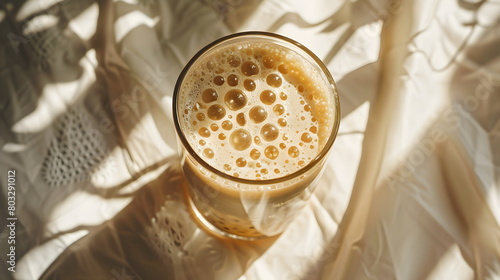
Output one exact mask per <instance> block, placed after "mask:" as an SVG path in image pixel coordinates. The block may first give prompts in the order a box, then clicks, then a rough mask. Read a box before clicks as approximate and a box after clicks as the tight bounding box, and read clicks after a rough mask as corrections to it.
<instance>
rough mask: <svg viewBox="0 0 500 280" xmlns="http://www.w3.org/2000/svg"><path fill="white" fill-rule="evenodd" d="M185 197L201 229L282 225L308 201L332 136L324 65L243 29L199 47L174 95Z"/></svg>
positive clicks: (334, 106)
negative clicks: (199, 49) (202, 226)
mask: <svg viewBox="0 0 500 280" xmlns="http://www.w3.org/2000/svg"><path fill="white" fill-rule="evenodd" d="M173 111H174V121H175V127H176V132H177V136H178V140H179V145H180V156H181V164H182V169H183V172H184V174H185V177H186V179H187V184H186V188H185V189H186V197H187V200H188V202H189V205H190V207H191V210H192V213H193V217H194V218H195V219H196V220H197V221H199V222H201V224H203V225H204V226H205V227H206V228H207V229H208V230H209V231H210V232H212V233H214V234H217V235H221V236H226V237H233V238H239V239H256V238H261V237H266V236H275V235H278V234H280V233H282V232H283V231H284V229H285V228H286V226H287V225H288V224H289V223H290V222H291V220H292V219H293V218H294V217H296V216H297V214H298V212H299V211H300V210H301V209H302V208H303V206H304V205H305V204H306V203H307V201H308V199H309V198H310V196H311V194H312V192H313V191H314V188H315V186H316V183H317V180H318V178H319V177H320V175H321V172H322V170H323V167H324V164H325V161H326V158H327V155H328V152H329V151H330V149H331V147H332V144H333V142H334V140H335V137H336V135H337V131H338V127H339V122H340V105H339V98H338V94H337V91H336V86H335V82H334V80H333V78H332V77H331V75H330V73H329V71H328V69H327V68H326V67H325V65H324V64H323V63H322V62H321V60H320V59H318V58H317V57H316V56H315V55H314V54H313V53H312V52H311V51H310V50H308V49H307V48H305V47H304V46H303V45H301V44H299V43H297V42H295V41H293V40H291V39H289V38H286V37H283V36H280V35H277V34H272V33H266V32H243V33H237V34H233V35H229V36H226V37H224V38H221V39H219V40H216V41H214V42H212V43H211V44H209V45H208V46H206V47H205V48H203V49H202V50H201V51H199V52H198V53H197V54H196V55H195V56H194V57H193V58H192V59H191V60H190V61H189V63H188V64H187V65H186V67H185V68H184V70H183V71H182V73H181V75H180V76H179V78H178V80H177V84H176V86H175V91H174V97H173Z"/></svg>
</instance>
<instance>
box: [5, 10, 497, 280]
mask: <svg viewBox="0 0 500 280" xmlns="http://www.w3.org/2000/svg"><path fill="white" fill-rule="evenodd" d="M246 30H261V31H269V32H275V33H278V34H282V35H285V36H287V37H290V38H292V39H294V40H296V41H298V42H300V43H302V44H303V45H304V46H306V47H307V48H309V49H311V50H312V51H313V52H314V53H315V54H316V55H317V56H318V57H319V58H321V59H322V60H323V61H324V63H325V65H326V66H327V67H328V69H329V70H330V72H331V73H332V75H333V77H334V79H335V80H336V83H337V86H338V91H339V94H340V102H341V108H342V120H341V126H340V131H339V134H338V137H337V139H336V141H335V144H334V147H333V150H332V151H331V154H330V156H329V158H328V163H327V166H326V170H325V172H324V174H323V176H322V177H321V179H320V180H319V185H318V187H317V189H316V190H315V193H314V194H313V197H312V199H311V201H310V202H309V203H308V205H307V206H306V208H305V209H304V210H303V211H302V212H301V213H300V215H299V216H298V217H297V218H296V219H295V220H294V221H293V223H292V224H290V225H289V227H288V228H287V229H286V231H285V232H284V233H283V234H281V235H280V236H277V237H274V238H269V239H263V240H259V241H253V242H249V241H239V240H228V239H219V238H216V237H213V236H212V235H210V234H208V233H206V232H205V231H204V230H203V229H202V228H200V227H199V226H198V224H196V223H195V222H194V221H193V220H192V218H191V217H190V214H189V211H188V208H187V207H186V203H185V199H184V193H183V185H184V184H185V181H184V177H183V175H182V172H181V171H180V168H179V164H180V163H179V159H178V155H177V144H176V137H175V132H174V131H175V130H174V126H173V118H172V93H173V87H174V85H175V82H176V79H177V77H178V75H179V73H180V72H181V70H182V67H183V66H184V65H185V64H186V63H187V62H188V60H189V59H190V58H191V57H192V56H193V55H194V54H195V53H196V52H197V51H198V50H199V49H201V48H202V47H203V46H205V45H206V44H208V43H210V42H211V41H213V40H215V39H218V38H220V37H222V36H224V35H227V34H230V33H234V32H239V31H246ZM0 32H1V34H2V38H4V39H3V40H1V41H0V108H1V110H0V112H1V113H0V115H1V122H0V132H1V134H0V135H1V136H0V146H1V149H0V167H1V168H0V170H1V172H0V180H1V183H0V184H1V186H2V189H1V190H2V192H1V196H0V199H1V209H0V213H1V215H2V216H1V217H0V218H1V219H2V220H3V221H5V220H6V217H7V215H8V213H7V212H5V211H6V208H7V203H6V202H7V196H8V195H9V194H8V188H7V183H6V182H7V179H8V178H7V176H8V175H7V170H15V172H16V210H15V216H16V217H17V224H16V225H17V231H16V239H17V241H18V242H17V243H16V244H17V245H16V250H17V251H16V254H17V263H16V272H14V273H11V272H10V271H8V270H7V267H5V266H6V260H7V259H6V258H7V256H6V253H4V252H7V251H6V250H7V245H6V242H4V241H5V240H6V238H7V236H8V234H9V233H8V232H7V230H5V227H3V228H2V231H1V234H0V238H1V239H0V240H1V242H0V249H1V250H2V255H1V256H0V259H1V260H2V265H0V268H1V271H0V276H2V277H1V278H2V279H241V280H244V279H246V280H252V279H270V280H271V279H403V280H406V279H500V48H499V46H500V2H498V1H493V0H484V1H473V0H457V1H454V0H441V1H438V0H429V1H406V0H401V1H400V0H393V1H389V0H380V1H378V0H371V1H370V0H358V1H328V0H316V1H306V2H304V1H277V0H264V1H259V0H251V1H241V0H180V1H173V0H166V1H155V0H141V1H139V0H116V1H98V2H94V1H90V0H78V1H77V0H63V1H36V0H31V1H22V3H21V2H20V3H15V4H3V6H2V10H0Z"/></svg>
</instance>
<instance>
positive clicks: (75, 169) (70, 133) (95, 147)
mask: <svg viewBox="0 0 500 280" xmlns="http://www.w3.org/2000/svg"><path fill="white" fill-rule="evenodd" d="M107 154H108V149H107V146H106V143H105V141H104V138H103V135H102V134H101V133H100V132H99V130H98V129H96V128H94V127H93V124H92V122H91V121H90V119H89V116H88V113H87V112H86V111H85V110H84V109H83V107H81V106H79V107H75V108H72V109H70V110H69V111H68V112H67V113H66V114H64V115H63V116H62V119H61V120H60V122H59V123H58V124H57V125H56V133H55V137H54V138H53V139H52V141H51V143H50V146H49V150H48V153H47V155H46V157H45V159H44V162H43V165H42V174H43V178H44V180H45V182H47V184H48V185H49V186H51V187H59V186H64V185H71V184H75V183H80V182H85V181H89V180H91V179H99V178H102V177H103V176H104V177H106V174H110V172H111V170H110V169H112V168H113V165H112V164H110V163H109V162H108V161H106V160H105V158H106V155H107Z"/></svg>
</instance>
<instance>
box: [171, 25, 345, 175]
mask: <svg viewBox="0 0 500 280" xmlns="http://www.w3.org/2000/svg"><path fill="white" fill-rule="evenodd" d="M241 37H256V38H259V37H260V38H261V39H267V40H269V39H278V40H281V41H283V42H284V43H288V44H291V45H293V46H295V47H298V48H299V49H300V50H301V51H304V52H305V53H306V54H307V55H308V56H309V57H310V58H311V59H312V60H313V61H314V63H316V65H317V66H318V67H319V68H320V70H321V71H322V72H323V74H324V76H325V77H326V79H327V81H325V82H327V83H328V85H329V87H330V88H331V95H332V97H333V103H334V104H333V105H334V106H335V114H334V117H335V120H334V122H333V126H332V129H331V133H330V135H329V137H328V140H327V141H326V143H325V145H324V146H323V148H322V149H321V151H319V153H318V154H317V155H316V156H315V157H314V158H313V159H311V161H309V163H307V164H306V165H305V166H303V167H302V168H300V169H299V170H297V171H295V172H292V173H289V174H287V175H284V176H281V177H277V178H271V179H262V180H259V179H246V178H240V177H235V176H232V175H230V174H227V173H225V172H222V171H221V170H219V169H217V168H215V167H213V166H212V165H210V164H209V163H208V162H206V161H205V160H204V159H203V158H202V157H201V156H199V155H198V153H196V152H195V151H194V149H193V147H191V144H190V143H189V141H188V140H187V139H186V137H185V135H184V133H183V131H182V129H181V126H180V122H179V116H178V109H177V100H178V96H179V94H180V89H181V86H182V83H183V82H184V78H185V76H186V74H187V73H188V72H189V69H190V68H191V67H192V66H193V64H195V63H196V61H198V59H199V58H200V57H202V56H203V55H204V54H205V53H207V52H208V51H210V50H211V49H213V48H214V47H217V46H218V45H219V44H221V43H223V42H226V41H229V40H232V39H236V38H241ZM284 47H287V46H284ZM287 48H289V47H287ZM310 62H311V61H310ZM172 109H173V112H172V113H173V117H174V125H175V130H176V132H177V136H178V139H180V141H181V142H182V146H183V148H185V149H186V150H187V152H188V153H189V155H191V156H192V157H193V158H194V159H195V160H196V162H197V163H199V164H200V165H201V166H203V167H204V168H205V169H207V170H208V171H209V172H212V173H214V174H215V175H217V176H220V177H221V178H224V179H227V180H231V181H233V182H234V183H239V184H246V185H273V184H278V183H282V182H286V181H289V180H292V179H295V178H298V177H300V175H302V174H304V173H306V172H308V171H309V170H311V169H312V168H313V167H315V166H316V165H317V164H318V163H319V162H321V160H323V159H324V158H325V157H326V156H327V155H328V153H329V151H330V149H331V147H332V146H333V142H335V139H336V138H337V134H338V130H339V126H340V117H341V115H340V100H339V95H338V92H337V85H336V83H335V80H334V79H333V77H332V75H331V73H330V71H329V70H328V68H327V67H326V65H325V64H324V63H323V61H322V60H321V59H320V58H318V57H317V56H316V54H314V53H313V52H312V51H311V50H309V49H308V48H307V47H305V46H304V45H302V44H301V43H299V42H297V41H295V40H293V39H291V38H288V37H286V36H283V35H279V34H276V33H271V32H265V31H245V32H237V33H232V34H230V35H226V36H223V37H221V38H219V39H216V40H214V41H213V42H211V43H209V44H208V45H206V46H205V47H203V48H202V49H200V50H199V51H198V52H197V53H196V54H195V55H194V56H193V57H192V58H191V59H190V60H189V61H188V63H187V64H186V65H185V66H184V68H183V69H182V71H181V73H180V75H179V77H178V78H177V81H176V83H175V87H174V92H173V97H172Z"/></svg>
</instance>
